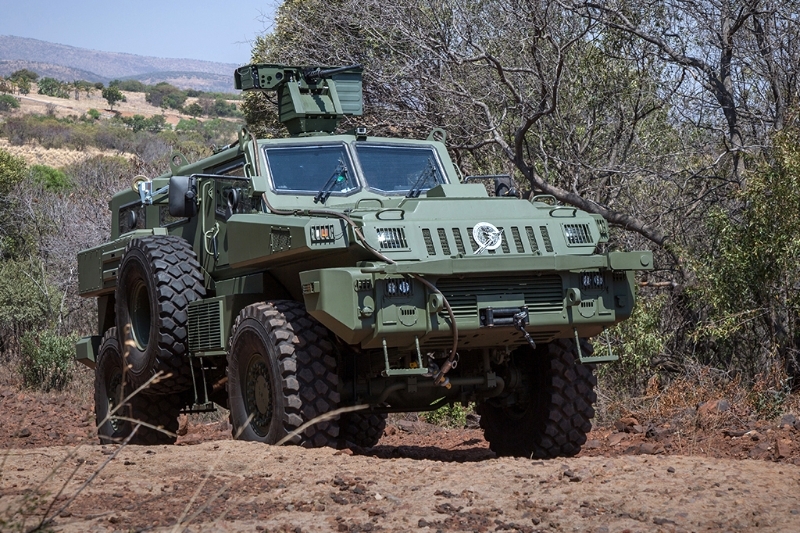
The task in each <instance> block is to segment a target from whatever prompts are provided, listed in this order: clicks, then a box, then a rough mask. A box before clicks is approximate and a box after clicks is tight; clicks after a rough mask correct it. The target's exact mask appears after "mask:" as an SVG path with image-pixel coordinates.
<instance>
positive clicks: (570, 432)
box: [477, 339, 597, 459]
mask: <svg viewBox="0 0 800 533" xmlns="http://www.w3.org/2000/svg"><path fill="white" fill-rule="evenodd" d="M581 351H582V352H583V353H584V354H587V355H589V354H591V353H593V351H594V349H593V348H592V345H591V344H589V343H588V342H587V341H585V340H581ZM513 364H515V365H516V366H517V367H518V368H519V369H520V370H521V371H522V372H523V374H524V376H525V377H524V379H523V382H524V383H526V386H527V387H528V390H527V391H526V392H527V394H525V395H523V396H522V397H523V398H526V400H525V401H523V402H521V403H518V404H515V405H512V406H510V407H507V406H501V405H498V404H495V403H493V402H492V401H491V400H490V401H487V402H484V403H482V404H480V405H479V406H478V407H477V412H478V414H480V415H481V421H480V424H481V427H482V428H483V432H484V437H485V438H486V440H487V441H489V447H490V448H491V449H492V451H494V452H495V453H496V454H497V455H500V456H517V457H536V458H540V459H549V458H554V457H571V456H573V455H575V454H577V453H578V452H579V451H580V449H581V446H582V445H583V444H584V443H585V442H586V434H587V433H588V432H589V430H591V428H592V423H591V419H592V418H593V417H594V402H595V401H596V400H597V395H596V394H595V392H594V387H595V385H597V378H596V377H595V376H594V373H593V371H594V365H583V364H580V362H579V361H578V353H577V350H576V347H575V341H573V340H569V339H559V340H555V341H553V342H551V343H549V344H546V345H540V346H539V347H538V348H537V349H536V350H535V351H534V350H531V349H530V348H528V347H522V348H519V349H518V350H516V351H515V352H514V354H513Z"/></svg>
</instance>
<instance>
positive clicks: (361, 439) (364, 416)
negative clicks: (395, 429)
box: [339, 412, 386, 448]
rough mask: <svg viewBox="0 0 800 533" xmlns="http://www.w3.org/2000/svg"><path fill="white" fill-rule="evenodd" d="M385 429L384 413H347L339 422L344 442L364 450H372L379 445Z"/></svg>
mask: <svg viewBox="0 0 800 533" xmlns="http://www.w3.org/2000/svg"><path fill="white" fill-rule="evenodd" d="M385 429H386V415H385V414H383V413H380V414H378V413H358V412H356V413H346V414H343V415H342V416H341V418H340V420H339V433H340V434H341V436H342V440H343V441H344V442H351V443H353V444H355V445H357V446H361V447H362V448H372V447H373V446H375V445H376V444H378V441H379V440H381V437H382V436H383V431H384V430H385Z"/></svg>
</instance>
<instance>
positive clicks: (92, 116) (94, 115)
mask: <svg viewBox="0 0 800 533" xmlns="http://www.w3.org/2000/svg"><path fill="white" fill-rule="evenodd" d="M86 115H88V117H89V118H90V119H92V120H100V111H98V110H97V109H95V108H91V109H90V110H89V111H87V112H86Z"/></svg>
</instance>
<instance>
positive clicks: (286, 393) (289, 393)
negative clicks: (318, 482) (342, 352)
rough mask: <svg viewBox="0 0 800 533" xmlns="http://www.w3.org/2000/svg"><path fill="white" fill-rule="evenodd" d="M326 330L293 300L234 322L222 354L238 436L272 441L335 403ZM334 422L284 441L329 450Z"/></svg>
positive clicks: (260, 306) (247, 312) (249, 310)
mask: <svg viewBox="0 0 800 533" xmlns="http://www.w3.org/2000/svg"><path fill="white" fill-rule="evenodd" d="M332 350H333V345H332V344H331V342H330V340H329V337H328V331H327V330H326V329H325V328H324V327H323V326H322V325H320V324H319V323H318V322H317V321H316V320H314V319H313V318H311V317H310V316H309V315H308V314H307V313H306V310H305V307H304V306H303V305H302V304H300V303H298V302H293V301H282V300H281V301H275V302H266V303H257V304H252V305H249V306H247V307H245V308H244V309H243V310H242V311H241V313H239V316H238V317H237V319H236V323H235V324H234V326H233V333H232V335H231V342H230V353H229V355H228V401H229V403H230V411H231V422H232V425H233V433H234V436H236V437H237V438H239V439H242V440H250V441H260V442H264V443H267V444H275V443H277V442H279V441H280V440H281V439H283V438H284V437H286V436H288V435H291V434H292V433H293V432H295V430H297V429H298V428H299V427H300V426H302V425H303V424H305V423H306V422H309V421H311V420H314V419H316V418H317V417H319V416H321V415H324V414H325V413H328V412H330V411H333V410H335V409H336V408H337V407H338V404H339V393H338V391H337V387H338V377H337V375H336V359H335V358H334V357H333V356H332V355H331V353H332ZM338 436H339V425H338V420H337V418H335V417H334V418H332V419H330V420H325V421H320V422H317V423H315V424H314V425H312V426H310V427H308V428H306V429H305V430H303V431H302V432H301V433H299V434H295V435H293V436H292V437H291V438H290V439H289V442H291V443H293V444H300V445H302V446H305V447H307V448H312V447H320V446H331V447H335V446H336V443H337V440H338Z"/></svg>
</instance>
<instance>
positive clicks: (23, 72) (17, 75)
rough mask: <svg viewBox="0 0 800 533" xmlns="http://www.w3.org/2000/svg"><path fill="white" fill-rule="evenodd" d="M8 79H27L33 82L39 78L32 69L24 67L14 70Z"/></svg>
mask: <svg viewBox="0 0 800 533" xmlns="http://www.w3.org/2000/svg"><path fill="white" fill-rule="evenodd" d="M9 79H10V80H14V81H18V80H28V81H31V82H35V81H36V80H38V79H39V75H38V74H37V73H35V72H34V71H32V70H28V69H26V68H23V69H19V70H15V71H14V72H12V73H11V76H9Z"/></svg>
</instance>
